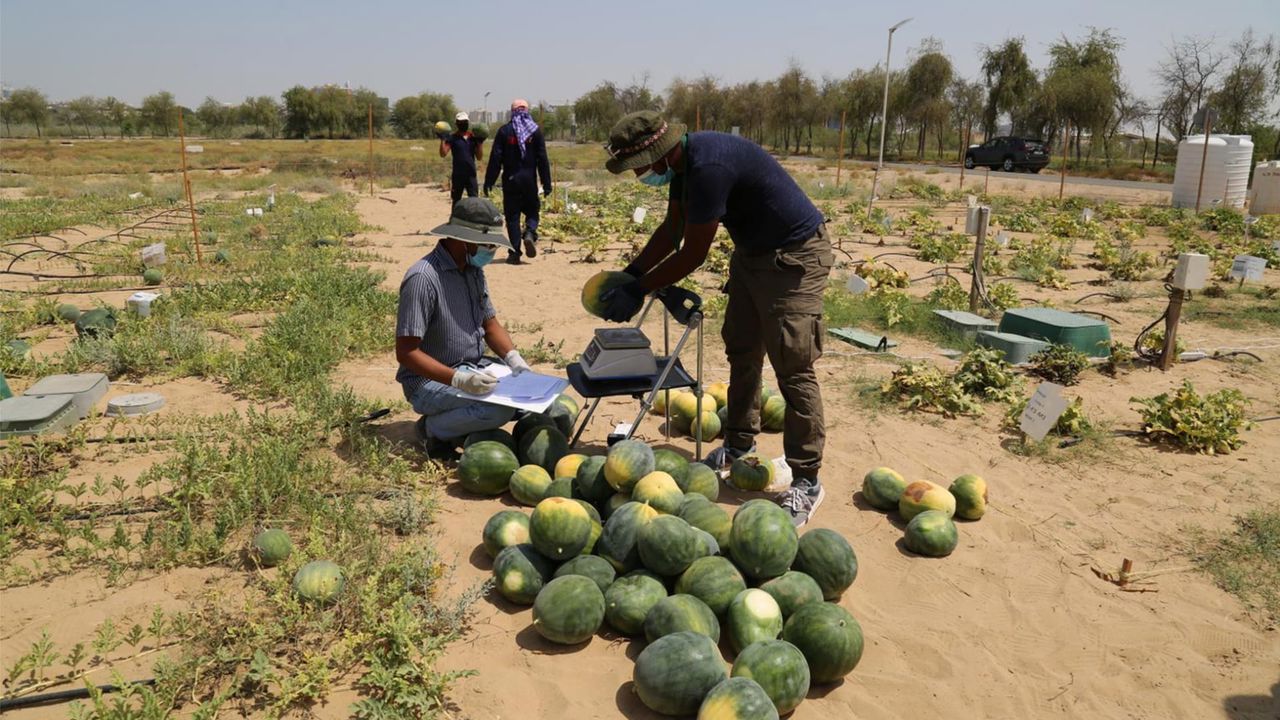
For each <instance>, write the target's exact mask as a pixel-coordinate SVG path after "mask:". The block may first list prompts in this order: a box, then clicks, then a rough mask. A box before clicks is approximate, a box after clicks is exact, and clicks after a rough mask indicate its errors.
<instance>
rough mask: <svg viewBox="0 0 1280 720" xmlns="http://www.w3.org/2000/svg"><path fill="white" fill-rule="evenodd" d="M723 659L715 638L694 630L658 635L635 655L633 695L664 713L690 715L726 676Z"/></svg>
mask: <svg viewBox="0 0 1280 720" xmlns="http://www.w3.org/2000/svg"><path fill="white" fill-rule="evenodd" d="M726 677H727V673H726V672H725V668H724V660H722V659H721V658H720V651H719V650H718V649H717V648H716V645H715V642H713V641H712V640H711V639H709V638H708V637H706V636H705V635H700V634H698V633H694V632H677V633H672V634H670V635H666V636H664V637H661V638H659V639H658V640H657V641H655V642H653V643H652V644H650V645H649V646H648V647H646V648H645V649H644V650H643V651H642V652H641V653H640V656H639V657H637V658H636V666H635V674H634V675H633V676H632V680H633V682H634V685H635V690H636V695H638V696H639V697H640V701H641V702H643V703H644V704H645V706H646V707H648V708H649V709H650V710H653V711H654V712H657V713H661V714H663V715H692V714H694V713H695V712H698V708H699V706H701V705H702V701H703V698H705V697H706V696H707V694H708V693H709V692H711V690H712V689H713V688H714V687H716V686H717V685H719V684H720V683H721V682H723V681H724V680H725V678H726Z"/></svg>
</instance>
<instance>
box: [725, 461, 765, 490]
mask: <svg viewBox="0 0 1280 720" xmlns="http://www.w3.org/2000/svg"><path fill="white" fill-rule="evenodd" d="M773 480H774V467H773V461H772V460H770V459H769V458H767V457H765V456H763V455H761V454H760V453H747V454H746V455H743V456H742V457H740V458H737V459H736V460H734V461H733V464H732V465H730V466H729V483H730V484H732V485H733V486H734V487H736V488H738V489H739V490H746V491H749V492H759V491H761V490H764V489H765V488H767V487H769V486H770V485H772V484H773Z"/></svg>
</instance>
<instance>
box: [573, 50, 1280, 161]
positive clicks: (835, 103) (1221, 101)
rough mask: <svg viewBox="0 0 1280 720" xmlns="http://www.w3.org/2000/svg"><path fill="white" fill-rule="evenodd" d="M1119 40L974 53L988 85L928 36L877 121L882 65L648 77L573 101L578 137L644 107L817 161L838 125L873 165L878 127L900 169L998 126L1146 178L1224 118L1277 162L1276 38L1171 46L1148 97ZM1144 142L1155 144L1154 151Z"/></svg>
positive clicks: (894, 78) (893, 80) (895, 77)
mask: <svg viewBox="0 0 1280 720" xmlns="http://www.w3.org/2000/svg"><path fill="white" fill-rule="evenodd" d="M1122 48H1123V40H1122V39H1121V38H1120V37H1119V36H1118V35H1116V34H1115V32H1114V31H1112V30H1107V29H1096V28H1095V29H1090V30H1089V31H1088V32H1087V33H1085V34H1084V35H1083V36H1082V37H1077V38H1069V37H1067V36H1062V37H1060V38H1059V39H1058V40H1057V41H1055V42H1054V43H1053V44H1052V45H1051V46H1050V47H1049V58H1048V63H1047V65H1046V66H1045V67H1042V68H1035V67H1033V65H1032V63H1031V60H1030V58H1028V56H1027V52H1026V44H1025V41H1024V40H1023V39H1022V38H1020V37H1013V38H1009V39H1006V40H1004V41H1003V42H1001V43H999V44H997V45H992V46H984V47H981V48H979V60H980V73H979V75H978V77H975V78H964V77H961V76H960V75H959V74H958V73H957V72H956V70H955V67H954V64H953V62H952V60H951V58H950V56H949V55H948V54H947V53H946V52H945V50H944V49H943V46H942V43H941V42H939V41H937V40H935V39H932V38H927V39H925V40H924V41H922V42H921V43H920V44H919V45H918V46H916V47H915V48H913V49H912V50H911V51H910V52H909V58H908V62H907V63H906V64H905V67H904V68H902V69H898V70H893V71H891V72H890V74H889V101H888V111H887V113H885V115H886V117H884V118H882V117H881V104H882V102H883V93H884V82H885V74H884V68H883V67H882V66H880V65H877V66H876V67H874V68H871V69H856V70H854V71H852V72H851V73H849V74H848V75H847V76H845V77H823V78H821V79H815V78H813V77H811V76H809V75H808V74H806V73H805V71H804V70H803V68H801V66H800V65H799V64H798V63H796V62H794V61H793V62H792V63H791V64H790V66H789V67H788V68H787V69H786V70H784V71H783V72H782V74H781V75H779V76H778V77H776V78H774V79H772V80H752V81H749V82H742V83H737V84H732V85H729V84H723V83H721V82H719V80H718V79H717V78H715V77H714V76H711V75H703V76H701V77H698V78H694V79H685V78H677V79H676V80H675V81H673V82H672V83H671V85H670V87H669V88H668V89H667V92H666V94H665V96H663V95H658V94H655V93H653V92H652V91H650V90H649V89H648V87H647V78H644V79H641V80H640V81H639V82H634V83H632V84H631V85H629V86H625V87H623V86H620V85H618V84H615V83H613V82H603V83H601V84H600V85H598V86H597V87H595V88H594V89H592V90H590V91H589V92H587V93H585V94H583V95H582V96H581V97H579V98H578V99H577V101H576V102H575V103H574V106H573V107H574V114H575V116H576V118H577V123H578V132H579V134H580V135H581V136H582V137H585V138H590V139H595V140H603V139H604V138H605V136H606V134H607V133H608V129H609V127H610V126H611V125H612V124H613V122H615V121H616V120H617V119H618V118H619V117H621V116H622V115H623V114H625V113H627V112H630V111H633V110H636V109H641V108H649V109H655V110H665V111H666V113H667V114H668V115H669V116H671V117H672V118H674V119H676V120H680V121H682V122H685V123H687V124H688V125H690V126H691V127H699V128H701V129H710V130H721V131H729V130H731V129H733V128H737V131H738V132H739V133H740V134H742V135H744V136H746V137H749V138H751V139H753V140H755V141H756V142H759V143H761V144H766V145H772V146H773V147H775V148H777V149H780V150H784V151H787V152H794V153H802V152H813V150H814V145H815V143H816V144H818V145H820V146H821V147H822V148H823V149H824V150H826V149H830V148H831V146H833V145H836V144H837V143H838V138H836V132H835V129H836V128H838V127H839V126H840V119H841V117H842V116H843V117H844V126H845V132H846V134H847V135H846V138H845V142H844V147H845V148H846V149H847V150H848V151H850V152H853V153H855V154H856V153H858V152H859V151H861V153H862V154H865V155H868V156H870V155H871V154H872V152H873V150H874V149H875V147H876V143H877V141H878V138H879V130H880V126H881V124H882V123H885V124H886V141H885V144H886V150H885V151H886V153H887V154H889V155H892V156H897V157H900V158H908V157H912V156H914V157H916V158H924V157H926V156H927V155H929V154H933V155H935V156H937V157H939V158H943V157H947V156H949V155H951V153H954V157H955V159H960V157H962V155H963V151H964V148H966V147H967V146H968V145H969V144H970V142H971V141H972V140H973V139H974V138H976V137H978V136H982V137H991V136H993V135H995V134H996V133H997V132H998V131H999V130H1001V129H1003V128H1004V127H1006V126H1007V127H1008V129H1009V131H1010V133H1011V134H1014V135H1018V136H1022V137H1028V138H1033V139H1038V140H1042V141H1047V142H1049V143H1050V144H1052V145H1055V146H1057V147H1058V148H1059V149H1060V148H1061V137H1062V134H1063V132H1064V130H1069V133H1070V137H1069V139H1068V142H1069V144H1070V152H1072V153H1073V154H1074V156H1075V158H1076V160H1077V161H1079V160H1082V159H1084V160H1088V161H1092V160H1095V159H1097V158H1099V157H1100V158H1101V159H1102V160H1104V161H1105V162H1107V163H1108V164H1110V163H1111V161H1112V160H1113V155H1114V154H1115V151H1116V150H1117V148H1118V146H1119V145H1120V144H1121V143H1122V141H1125V140H1127V138H1124V135H1125V134H1126V133H1134V134H1136V135H1137V136H1138V137H1139V138H1140V142H1139V143H1131V142H1129V143H1127V144H1128V145H1136V146H1137V147H1138V148H1139V150H1140V152H1141V156H1140V161H1141V163H1142V164H1143V165H1144V166H1145V165H1146V162H1147V159H1148V150H1149V151H1150V154H1151V162H1152V163H1153V164H1154V163H1155V162H1157V161H1158V160H1159V156H1158V153H1159V151H1160V142H1161V140H1162V136H1163V139H1164V140H1166V141H1171V142H1177V141H1179V140H1181V139H1182V138H1183V137H1185V136H1187V135H1188V134H1195V133H1197V132H1200V129H1199V128H1195V127H1192V120H1193V118H1194V116H1195V114H1196V111H1197V110H1199V109H1200V108H1201V107H1203V106H1205V105H1208V106H1210V107H1212V108H1214V109H1215V110H1217V111H1218V114H1219V118H1218V121H1217V124H1216V125H1215V126H1214V127H1213V132H1225V133H1237V134H1251V135H1253V136H1254V141H1255V143H1256V144H1257V147H1258V150H1259V153H1258V154H1259V156H1264V155H1270V156H1272V157H1276V156H1277V155H1280V132H1278V131H1277V120H1278V119H1280V108H1277V107H1276V105H1275V102H1274V100H1275V98H1276V96H1277V94H1280V48H1278V47H1277V44H1276V40H1275V38H1273V37H1270V36H1268V37H1259V36H1257V35H1255V34H1254V32H1253V31H1252V30H1246V31H1245V32H1244V33H1242V34H1241V35H1240V37H1239V38H1237V39H1235V40H1234V41H1231V42H1229V43H1226V44H1225V45H1221V44H1220V43H1217V42H1215V41H1214V40H1212V39H1206V38H1199V37H1186V38H1181V39H1177V40H1175V41H1173V43H1172V44H1171V45H1170V46H1168V47H1167V48H1166V52H1165V56H1164V57H1163V58H1162V59H1161V61H1160V63H1159V65H1158V67H1157V68H1156V79H1157V86H1158V90H1157V94H1156V95H1155V96H1153V97H1140V96H1138V95H1137V94H1136V93H1135V92H1133V90H1132V89H1131V88H1130V86H1129V84H1128V82H1127V81H1126V78H1125V77H1124V73H1123V69H1122V67H1121V64H1120V61H1119V53H1120V50H1121V49H1122ZM1148 138H1150V140H1151V141H1150V142H1148Z"/></svg>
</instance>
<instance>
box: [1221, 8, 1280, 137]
mask: <svg viewBox="0 0 1280 720" xmlns="http://www.w3.org/2000/svg"><path fill="white" fill-rule="evenodd" d="M1277 55H1278V53H1277V52H1276V42H1275V39H1274V38H1272V37H1266V38H1264V39H1261V40H1260V39H1258V38H1257V37H1256V36H1255V35H1254V34H1253V29H1252V28H1249V29H1247V30H1245V31H1244V33H1243V34H1241V35H1240V37H1239V39H1237V40H1236V41H1235V42H1233V43H1231V51H1230V63H1231V65H1230V67H1229V68H1227V71H1226V75H1224V76H1223V78H1222V82H1221V83H1220V84H1219V85H1218V87H1217V89H1215V90H1214V91H1213V94H1212V95H1210V96H1209V104H1210V105H1211V106H1213V108H1214V109H1216V110H1217V111H1218V112H1219V114H1220V115H1219V119H1218V125H1219V127H1221V128H1222V130H1223V132H1228V133H1237V134H1240V133H1246V132H1248V131H1249V129H1250V128H1251V127H1253V126H1254V125H1255V124H1257V123H1260V122H1261V121H1262V120H1263V119H1264V118H1265V117H1266V115H1267V110H1268V108H1267V105H1268V104H1269V102H1270V101H1271V100H1273V99H1274V98H1273V96H1272V95H1271V93H1270V89H1271V87H1272V85H1273V83H1274V79H1273V78H1272V73H1273V72H1274V70H1275V62H1276V58H1277Z"/></svg>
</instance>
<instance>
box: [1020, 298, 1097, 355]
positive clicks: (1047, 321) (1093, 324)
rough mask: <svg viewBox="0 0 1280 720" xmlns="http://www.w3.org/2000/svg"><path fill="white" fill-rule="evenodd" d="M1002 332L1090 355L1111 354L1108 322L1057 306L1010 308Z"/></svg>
mask: <svg viewBox="0 0 1280 720" xmlns="http://www.w3.org/2000/svg"><path fill="white" fill-rule="evenodd" d="M1000 332H1001V333H1008V334H1011V335H1022V336H1025V337H1029V338H1036V339H1038V340H1044V341H1045V342H1048V343H1052V344H1054V345H1070V346H1071V347H1073V348H1075V349H1076V350H1079V351H1080V352H1082V353H1084V354H1085V355H1088V356H1090V357H1107V356H1108V355H1110V354H1111V328H1109V327H1107V324H1106V323H1105V322H1103V321H1101V320H1099V319H1097V318H1092V317H1088V316H1086V315H1077V314H1075V313H1069V312H1063V311H1061V310H1054V309H1053V308H1043V307H1032V308H1016V309H1013V310H1008V311H1006V312H1005V314H1004V317H1002V318H1000Z"/></svg>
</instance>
